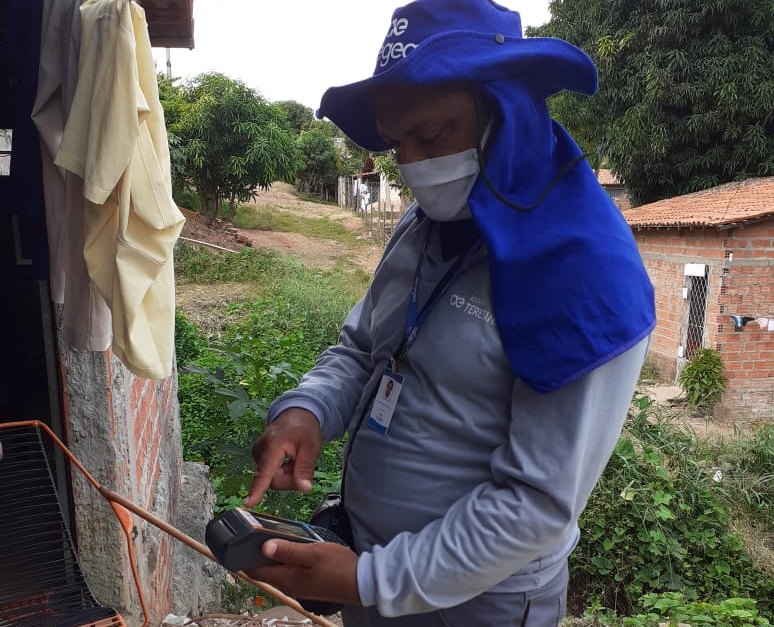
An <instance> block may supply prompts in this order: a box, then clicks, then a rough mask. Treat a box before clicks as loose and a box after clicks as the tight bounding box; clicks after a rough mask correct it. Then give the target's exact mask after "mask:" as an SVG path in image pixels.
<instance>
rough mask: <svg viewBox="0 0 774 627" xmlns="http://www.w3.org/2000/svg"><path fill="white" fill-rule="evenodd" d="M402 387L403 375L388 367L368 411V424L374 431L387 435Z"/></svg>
mask: <svg viewBox="0 0 774 627" xmlns="http://www.w3.org/2000/svg"><path fill="white" fill-rule="evenodd" d="M402 388H403V375H400V374H398V373H397V372H393V371H392V370H390V369H389V368H386V369H385V370H384V374H383V375H382V380H381V381H380V382H379V389H378V390H377V391H376V397H375V398H374V402H373V405H371V411H370V412H369V413H368V426H369V427H371V428H372V429H373V430H374V431H378V432H379V433H381V434H382V435H387V430H388V429H389V428H390V423H391V422H392V416H393V414H394V413H395V406H396V405H397V404H398V397H399V396H400V391H401V389H402Z"/></svg>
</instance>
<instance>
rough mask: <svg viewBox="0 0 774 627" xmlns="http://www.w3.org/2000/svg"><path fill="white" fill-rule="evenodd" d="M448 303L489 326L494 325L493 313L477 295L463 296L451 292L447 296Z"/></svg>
mask: <svg viewBox="0 0 774 627" xmlns="http://www.w3.org/2000/svg"><path fill="white" fill-rule="evenodd" d="M449 304H450V305H451V306H452V307H454V308H455V309H459V310H460V311H461V312H462V313H464V314H466V315H468V316H470V317H471V318H476V320H481V321H482V322H486V323H487V324H489V325H491V326H494V325H495V318H494V315H493V314H492V312H491V311H490V310H489V309H488V308H487V305H486V303H485V302H484V301H483V300H481V299H480V298H478V297H477V296H469V297H468V298H465V297H464V296H460V295H459V294H452V295H451V296H449Z"/></svg>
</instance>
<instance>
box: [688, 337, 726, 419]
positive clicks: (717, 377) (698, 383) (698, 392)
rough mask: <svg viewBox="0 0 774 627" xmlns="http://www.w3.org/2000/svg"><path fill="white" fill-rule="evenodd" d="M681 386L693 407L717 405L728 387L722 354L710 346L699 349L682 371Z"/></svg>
mask: <svg viewBox="0 0 774 627" xmlns="http://www.w3.org/2000/svg"><path fill="white" fill-rule="evenodd" d="M680 386H681V387H682V388H683V390H684V391H685V393H686V398H687V399H688V404H689V405H690V406H691V407H703V408H710V407H712V406H713V405H715V404H716V403H717V402H718V401H719V400H720V397H721V395H722V394H723V390H725V389H726V377H725V375H724V374H723V360H722V359H721V358H720V354H719V353H717V352H716V351H713V350H711V349H709V348H702V349H700V350H698V351H697V352H696V353H695V354H694V356H693V357H692V358H691V360H690V361H689V362H688V363H687V364H686V365H685V367H684V368H683V369H682V371H681V372H680Z"/></svg>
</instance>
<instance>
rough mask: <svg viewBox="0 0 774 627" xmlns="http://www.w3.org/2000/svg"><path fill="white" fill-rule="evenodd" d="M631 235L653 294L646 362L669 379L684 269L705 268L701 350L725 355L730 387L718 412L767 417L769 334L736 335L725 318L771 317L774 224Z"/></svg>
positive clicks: (680, 321)
mask: <svg viewBox="0 0 774 627" xmlns="http://www.w3.org/2000/svg"><path fill="white" fill-rule="evenodd" d="M634 234H635V237H636V239H637V243H638V246H639V249H640V253H641V254H642V257H643V260H644V262H645V266H646V268H647V270H648V274H649V275H650V278H651V281H652V282H653V284H654V286H655V289H656V314H657V317H658V324H657V326H656V330H655V332H654V336H653V342H652V344H651V349H650V353H649V355H648V358H649V361H650V362H651V363H653V364H654V365H655V366H656V367H658V368H659V370H660V371H661V372H662V373H663V374H664V375H666V376H667V377H669V378H674V377H676V376H677V372H678V370H679V368H680V367H681V365H682V363H684V360H683V359H681V358H679V357H678V348H679V347H680V345H681V344H683V343H684V337H681V330H682V328H683V326H684V323H685V317H686V315H687V303H686V300H685V299H684V298H683V288H684V287H686V286H687V279H686V277H685V276H684V268H685V264H689V263H690V264H705V265H707V266H709V275H708V288H709V292H708V298H707V307H706V315H705V337H704V345H705V346H707V347H709V348H713V349H717V350H719V351H720V353H721V355H722V356H723V360H724V363H725V365H726V374H727V377H728V379H729V384H728V389H727V392H726V394H725V395H724V397H723V400H722V402H721V405H720V406H719V407H718V408H717V414H718V416H720V417H723V418H729V419H747V418H750V417H753V418H769V417H774V416H772V407H774V333H772V332H768V331H762V330H760V328H759V327H758V325H757V324H755V323H752V324H748V325H747V326H746V327H745V329H744V331H743V332H741V333H736V332H734V327H733V323H732V322H731V319H730V318H728V316H727V314H731V313H734V314H736V313H739V314H743V315H749V316H756V317H757V316H760V317H774V243H773V242H774V220H768V221H766V222H761V223H758V224H751V225H749V226H745V227H739V228H736V229H729V230H716V229H642V230H635V232H634Z"/></svg>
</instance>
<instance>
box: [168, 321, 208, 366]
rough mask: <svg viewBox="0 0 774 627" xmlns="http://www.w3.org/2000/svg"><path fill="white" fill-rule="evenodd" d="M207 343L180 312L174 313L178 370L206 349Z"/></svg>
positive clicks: (194, 326)
mask: <svg viewBox="0 0 774 627" xmlns="http://www.w3.org/2000/svg"><path fill="white" fill-rule="evenodd" d="M206 346H207V342H206V340H205V339H204V337H202V334H201V333H199V329H197V328H196V325H194V324H193V323H192V322H191V321H189V320H188V318H186V317H185V315H183V313H182V312H180V311H176V312H175V356H176V358H177V367H178V370H179V369H180V368H181V367H182V366H183V365H185V364H187V363H188V362H189V361H192V360H194V359H196V358H197V357H198V356H199V355H201V353H202V351H203V350H204V349H205V348H206Z"/></svg>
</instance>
